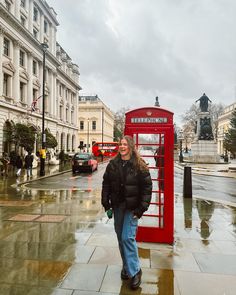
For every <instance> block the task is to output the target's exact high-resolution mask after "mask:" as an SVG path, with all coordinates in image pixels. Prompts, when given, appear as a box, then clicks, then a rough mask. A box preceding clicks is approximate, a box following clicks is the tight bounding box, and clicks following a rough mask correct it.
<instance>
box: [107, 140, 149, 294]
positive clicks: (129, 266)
mask: <svg viewBox="0 0 236 295" xmlns="http://www.w3.org/2000/svg"><path fill="white" fill-rule="evenodd" d="M151 194H152V180H151V177H150V173H149V170H148V167H147V165H146V163H145V162H144V161H143V159H142V158H141V157H140V155H139V154H138V152H137V150H136V149H135V145H134V141H133V139H132V138H131V137H130V136H124V137H123V138H122V139H121V140H120V143H119V152H118V154H117V156H116V157H115V158H113V159H112V160H111V161H110V162H109V164H108V165H107V168H106V171H105V173H104V175H103V183H102V205H103V207H104V209H105V211H107V213H108V217H109V214H111V209H112V212H113V213H114V227H115V232H116V235H117V239H118V243H119V250H120V254H121V258H122V262H123V266H122V270H121V279H123V280H128V279H129V278H130V279H131V280H130V287H131V289H137V288H138V287H139V286H140V284H141V276H142V270H141V267H140V261H139V256H138V248H137V244H136V239H135V238H136V231H137V226H138V219H139V218H141V217H142V215H143V213H144V211H146V210H147V209H148V207H149V204H150V201H151ZM110 217H111V216H110Z"/></svg>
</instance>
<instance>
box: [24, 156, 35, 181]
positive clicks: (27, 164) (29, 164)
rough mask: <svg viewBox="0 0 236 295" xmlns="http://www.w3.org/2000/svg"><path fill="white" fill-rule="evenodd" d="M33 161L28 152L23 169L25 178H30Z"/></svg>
mask: <svg viewBox="0 0 236 295" xmlns="http://www.w3.org/2000/svg"><path fill="white" fill-rule="evenodd" d="M33 160H34V157H33V155H31V152H28V154H27V155H26V156H25V168H26V171H27V177H30V176H32V175H33V174H32V168H33Z"/></svg>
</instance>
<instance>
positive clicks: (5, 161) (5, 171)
mask: <svg viewBox="0 0 236 295" xmlns="http://www.w3.org/2000/svg"><path fill="white" fill-rule="evenodd" d="M2 163H3V171H2V175H5V176H8V170H9V164H10V158H9V156H8V154H7V153H5V152H4V153H3V157H2Z"/></svg>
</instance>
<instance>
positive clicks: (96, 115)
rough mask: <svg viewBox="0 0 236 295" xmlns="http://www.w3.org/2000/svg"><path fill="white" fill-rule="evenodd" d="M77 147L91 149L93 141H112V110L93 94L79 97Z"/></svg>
mask: <svg viewBox="0 0 236 295" xmlns="http://www.w3.org/2000/svg"><path fill="white" fill-rule="evenodd" d="M78 124H79V147H80V149H81V150H82V149H84V150H85V151H89V152H91V151H92V145H93V144H94V143H95V142H112V141H113V137H114V135H113V133H114V114H113V112H112V111H111V110H110V109H109V108H108V107H107V106H106V105H105V104H104V103H103V102H102V101H101V100H100V98H99V97H98V96H97V95H95V96H86V95H84V96H80V97H79V117H78Z"/></svg>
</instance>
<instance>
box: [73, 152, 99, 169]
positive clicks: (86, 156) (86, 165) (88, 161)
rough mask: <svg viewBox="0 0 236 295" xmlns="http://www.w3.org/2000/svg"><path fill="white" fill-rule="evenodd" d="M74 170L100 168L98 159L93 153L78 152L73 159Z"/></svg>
mask: <svg viewBox="0 0 236 295" xmlns="http://www.w3.org/2000/svg"><path fill="white" fill-rule="evenodd" d="M71 164H72V172H73V173H76V172H80V171H89V172H93V171H94V170H97V169H98V161H97V160H96V159H95V157H94V155H93V154H91V153H76V154H74V156H73V158H72V161H71Z"/></svg>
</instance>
